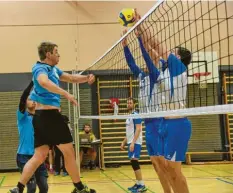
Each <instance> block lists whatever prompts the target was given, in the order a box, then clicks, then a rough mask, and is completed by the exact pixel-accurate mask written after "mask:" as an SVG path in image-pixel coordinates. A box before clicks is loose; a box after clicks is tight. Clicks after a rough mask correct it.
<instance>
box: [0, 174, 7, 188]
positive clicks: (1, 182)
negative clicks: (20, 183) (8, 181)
mask: <svg viewBox="0 0 233 193" xmlns="http://www.w3.org/2000/svg"><path fill="white" fill-rule="evenodd" d="M5 178H6V176H3V177H2V179H1V181H0V187H2V184H3V182H4V180H5Z"/></svg>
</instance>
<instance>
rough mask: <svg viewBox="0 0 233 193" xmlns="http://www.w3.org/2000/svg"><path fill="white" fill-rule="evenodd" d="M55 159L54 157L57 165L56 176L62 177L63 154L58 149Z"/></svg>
mask: <svg viewBox="0 0 233 193" xmlns="http://www.w3.org/2000/svg"><path fill="white" fill-rule="evenodd" d="M54 152H55V157H54V164H55V168H54V169H55V173H54V175H55V176H58V175H60V172H61V156H62V152H61V151H60V150H59V149H58V147H56V146H55V147H54Z"/></svg>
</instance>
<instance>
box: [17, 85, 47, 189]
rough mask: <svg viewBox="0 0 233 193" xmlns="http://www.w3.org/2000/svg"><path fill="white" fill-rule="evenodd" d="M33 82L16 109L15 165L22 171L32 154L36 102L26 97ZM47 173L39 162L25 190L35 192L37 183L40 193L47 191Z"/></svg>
mask: <svg viewBox="0 0 233 193" xmlns="http://www.w3.org/2000/svg"><path fill="white" fill-rule="evenodd" d="M32 88H33V82H32V81H31V82H30V84H29V85H28V86H27V88H26V89H25V90H24V91H23V94H22V96H21V97H20V102H19V108H18V110H17V126H18V131H19V146H18V150H17V157H16V160H17V166H18V168H19V171H20V172H22V171H23V168H24V166H25V164H26V163H27V162H28V161H29V160H30V159H31V158H32V156H33V154H34V129H33V125H32V117H33V115H34V113H35V108H36V103H35V102H34V101H31V100H30V99H28V96H29V94H30V91H31V89H32ZM47 178H48V173H47V169H46V166H45V163H43V164H41V165H40V166H39V168H38V169H37V170H36V171H35V173H34V174H33V176H32V177H31V179H30V180H29V182H28V183H27V192H28V193H35V192H36V186H37V185H38V187H39V191H40V193H47V192H48V183H47Z"/></svg>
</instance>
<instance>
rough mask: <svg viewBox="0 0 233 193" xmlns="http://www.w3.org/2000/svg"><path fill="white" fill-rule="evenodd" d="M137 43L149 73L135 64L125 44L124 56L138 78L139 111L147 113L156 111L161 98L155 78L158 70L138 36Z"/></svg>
mask: <svg viewBox="0 0 233 193" xmlns="http://www.w3.org/2000/svg"><path fill="white" fill-rule="evenodd" d="M138 40H139V45H140V48H141V51H142V56H143V58H144V60H145V62H146V66H147V68H148V70H149V74H148V75H146V74H145V73H144V72H143V71H142V70H141V69H140V68H139V67H138V66H137V65H136V62H135V60H134V58H133V56H132V54H131V52H130V50H129V48H128V47H127V46H126V47H124V53H125V58H126V61H127V64H128V66H129V68H130V70H131V71H132V72H133V74H134V75H135V76H136V77H137V78H138V80H139V97H138V98H139V112H140V113H148V112H154V111H158V109H159V104H160V103H161V102H160V101H161V100H162V99H161V98H162V96H161V94H160V93H161V92H160V90H159V87H158V84H157V79H158V77H159V76H160V72H159V70H158V69H157V68H156V67H155V65H154V63H153V61H152V60H151V58H150V56H149V54H148V53H147V52H146V50H145V48H144V46H143V43H142V40H141V38H138Z"/></svg>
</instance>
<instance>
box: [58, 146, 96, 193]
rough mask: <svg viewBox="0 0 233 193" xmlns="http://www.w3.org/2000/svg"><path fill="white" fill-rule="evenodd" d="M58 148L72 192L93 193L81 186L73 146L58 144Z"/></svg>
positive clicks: (91, 190) (93, 191)
mask: <svg viewBox="0 0 233 193" xmlns="http://www.w3.org/2000/svg"><path fill="white" fill-rule="evenodd" d="M58 148H59V149H60V150H61V152H62V153H63V156H64V159H65V167H66V170H67V172H68V174H69V175H70V177H71V179H72V181H73V183H74V186H75V190H74V191H73V192H74V193H79V192H80V193H81V192H82V193H95V192H96V191H95V190H93V189H88V188H87V187H86V186H84V185H83V184H82V182H81V180H80V175H79V173H80V172H79V168H78V166H77V164H76V161H75V152H74V148H73V144H72V143H67V144H60V145H58Z"/></svg>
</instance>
